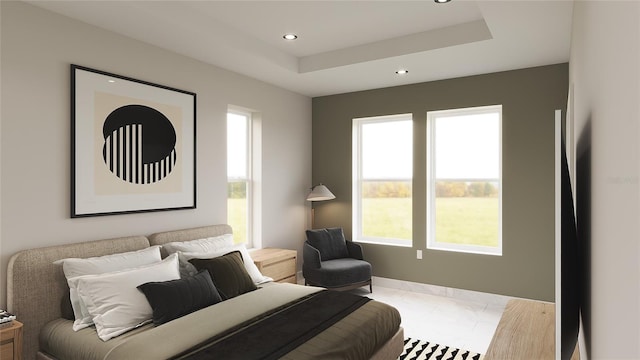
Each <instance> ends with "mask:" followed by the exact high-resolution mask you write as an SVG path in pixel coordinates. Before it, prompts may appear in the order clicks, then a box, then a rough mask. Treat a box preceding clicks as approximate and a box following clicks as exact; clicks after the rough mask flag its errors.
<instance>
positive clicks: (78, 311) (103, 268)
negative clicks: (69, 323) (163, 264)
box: [54, 246, 162, 331]
mask: <svg viewBox="0 0 640 360" xmlns="http://www.w3.org/2000/svg"><path fill="white" fill-rule="evenodd" d="M160 260H162V257H161V256H160V246H152V247H148V248H144V249H142V250H138V251H130V252H125V253H118V254H111V255H105V256H96V257H91V258H86V259H79V258H68V259H62V260H57V261H54V264H62V270H63V271H64V276H65V277H66V278H67V283H68V284H69V298H70V300H71V307H72V308H73V315H74V317H75V321H74V322H73V330H75V331H78V330H80V329H84V328H86V327H88V326H91V324H93V321H92V320H91V316H90V315H89V312H88V311H87V307H86V306H85V304H84V303H83V302H82V300H81V299H80V298H79V297H78V294H77V283H76V281H74V280H71V279H72V278H76V277H78V276H83V275H95V274H103V273H107V272H112V271H117V270H124V269H130V268H135V267H138V266H142V265H148V264H153V263H157V262H159V261H160Z"/></svg>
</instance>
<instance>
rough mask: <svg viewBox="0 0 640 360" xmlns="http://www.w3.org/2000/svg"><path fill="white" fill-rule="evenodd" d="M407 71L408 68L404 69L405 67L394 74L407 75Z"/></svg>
mask: <svg viewBox="0 0 640 360" xmlns="http://www.w3.org/2000/svg"><path fill="white" fill-rule="evenodd" d="M408 73H409V70H406V69H402V70H398V71H396V74H398V75H407V74H408Z"/></svg>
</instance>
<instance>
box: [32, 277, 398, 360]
mask: <svg viewBox="0 0 640 360" xmlns="http://www.w3.org/2000/svg"><path fill="white" fill-rule="evenodd" d="M321 290H322V289H321V288H316V287H309V286H300V285H293V284H274V285H272V286H266V287H264V288H261V289H258V290H256V291H253V292H249V293H246V294H243V295H240V296H238V297H235V298H233V299H229V300H227V301H224V302H221V303H218V304H216V305H212V306H209V307H207V308H204V309H201V310H199V311H197V312H194V313H191V314H189V315H186V316H184V317H181V318H179V319H176V320H173V321H171V322H168V323H165V324H163V325H161V326H157V327H154V326H153V325H150V324H148V325H144V326H141V327H139V328H137V329H134V330H132V331H130V332H128V333H125V334H123V335H121V336H119V337H116V338H114V339H111V340H109V341H106V342H105V341H102V340H100V339H99V338H98V336H97V334H96V331H95V329H94V328H86V329H83V330H81V331H78V332H75V331H73V329H72V328H71V325H72V321H70V320H64V319H56V320H53V321H51V322H49V323H47V324H46V325H45V326H44V327H43V329H42V331H41V332H40V349H41V351H43V352H45V353H47V354H49V355H50V356H52V357H54V358H58V359H86V360H92V359H103V360H111V359H128V358H135V359H154V360H155V359H167V358H170V357H172V356H174V355H176V354H179V353H181V352H183V351H185V350H187V349H190V348H192V347H194V346H195V345H197V344H201V343H203V342H205V341H207V339H209V338H211V337H213V336H215V335H216V334H219V333H222V332H225V331H227V330H228V329H231V328H234V327H236V326H237V325H239V324H241V323H244V322H247V321H250V320H251V319H254V318H257V317H259V316H260V315H261V314H263V313H265V312H269V311H271V310H273V309H276V308H279V307H281V306H283V305H285V304H288V303H290V302H292V301H294V300H296V299H298V298H301V297H305V296H307V295H310V294H312V293H315V292H317V291H321ZM399 326H400V314H399V313H398V311H397V310H396V309H395V308H393V307H391V306H389V305H386V304H383V303H380V302H377V301H375V300H372V301H369V302H367V303H366V304H365V305H363V306H362V307H360V308H359V309H357V310H356V311H354V312H353V313H351V314H350V315H348V316H346V317H345V318H343V319H342V320H340V321H338V322H337V323H335V324H334V325H333V326H331V327H330V328H328V329H327V330H325V331H323V332H321V333H319V334H318V335H316V336H315V337H313V338H311V339H310V340H309V341H307V342H306V343H304V344H302V345H300V346H299V347H297V348H296V349H294V350H293V351H291V352H290V353H289V354H287V355H286V356H284V357H283V358H284V359H296V360H298V359H300V360H304V359H309V360H311V359H330V358H332V359H335V358H339V359H368V358H370V357H371V356H372V354H373V353H375V352H376V351H377V350H378V349H379V348H380V347H382V345H383V344H384V343H385V342H386V341H387V340H389V339H390V338H391V337H392V336H393V335H394V334H395V333H396V332H397V331H398V328H399Z"/></svg>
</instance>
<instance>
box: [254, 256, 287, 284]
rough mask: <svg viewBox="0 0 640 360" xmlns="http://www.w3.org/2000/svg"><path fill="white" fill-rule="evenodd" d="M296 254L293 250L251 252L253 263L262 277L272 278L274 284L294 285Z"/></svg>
mask: <svg viewBox="0 0 640 360" xmlns="http://www.w3.org/2000/svg"><path fill="white" fill-rule="evenodd" d="M297 256H298V253H297V252H296V251H295V250H287V249H275V248H266V249H259V250H255V251H253V252H251V257H252V258H253V262H254V263H255V264H256V266H257V267H258V270H260V272H261V273H262V275H264V276H268V277H270V278H272V279H273V280H274V281H276V282H290V283H293V284H295V283H296V271H297V265H296V259H297Z"/></svg>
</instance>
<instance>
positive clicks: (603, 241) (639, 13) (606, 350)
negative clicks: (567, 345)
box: [570, 1, 640, 359]
mask: <svg viewBox="0 0 640 360" xmlns="http://www.w3.org/2000/svg"><path fill="white" fill-rule="evenodd" d="M570 64H571V66H570V81H571V84H573V94H574V96H573V98H574V105H573V108H574V114H575V115H574V121H575V134H576V137H575V138H576V143H574V145H575V146H576V147H577V160H578V163H577V168H578V171H577V188H578V189H579V190H578V224H579V229H580V230H581V231H582V237H581V238H580V241H582V242H583V244H584V245H585V247H586V249H587V251H586V255H587V256H586V261H587V264H588V265H589V267H590V268H589V267H588V268H587V269H586V272H585V275H586V282H587V284H588V285H590V286H589V287H587V292H586V304H585V305H586V306H585V309H583V322H584V330H585V331H584V335H585V338H586V340H587V342H586V345H587V347H586V350H587V355H588V356H589V358H591V359H640V246H639V245H640V227H639V225H638V224H639V221H638V220H639V219H640V184H639V180H638V179H639V172H640V156H639V153H638V151H639V150H640V148H639V145H638V144H639V143H640V132H639V131H640V126H639V125H640V105H639V104H640V2H637V1H625V2H620V1H606V2H605V1H576V3H575V6H574V13H573V35H572V41H571V60H570ZM581 215H582V216H581ZM583 354H584V353H583Z"/></svg>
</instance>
